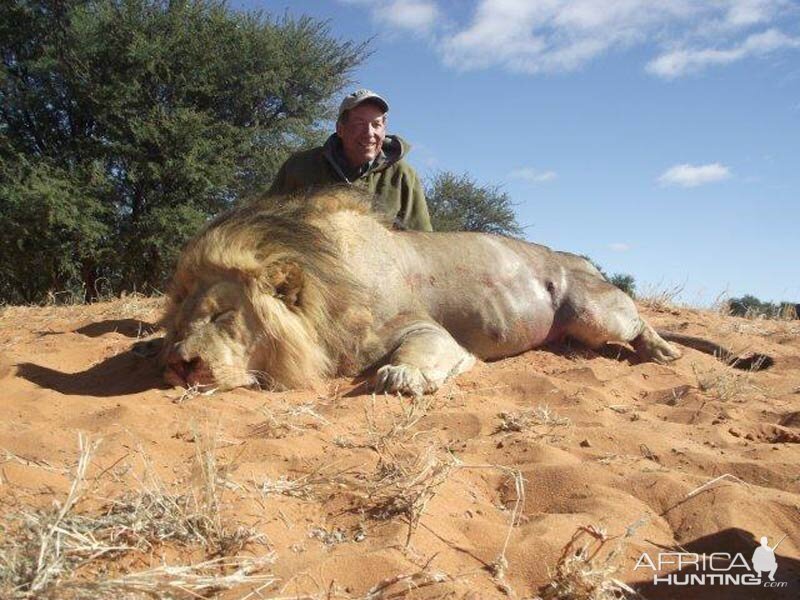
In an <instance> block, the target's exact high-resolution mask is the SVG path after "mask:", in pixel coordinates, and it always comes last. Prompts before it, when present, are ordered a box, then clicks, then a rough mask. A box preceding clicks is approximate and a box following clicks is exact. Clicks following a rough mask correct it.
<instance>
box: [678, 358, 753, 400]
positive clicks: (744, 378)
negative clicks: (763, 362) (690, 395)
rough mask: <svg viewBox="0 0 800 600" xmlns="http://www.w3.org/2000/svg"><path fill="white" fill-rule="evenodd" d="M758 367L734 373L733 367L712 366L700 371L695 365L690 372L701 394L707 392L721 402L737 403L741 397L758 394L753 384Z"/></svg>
mask: <svg viewBox="0 0 800 600" xmlns="http://www.w3.org/2000/svg"><path fill="white" fill-rule="evenodd" d="M760 367H761V366H760V365H758V364H755V363H754V364H753V365H751V368H750V370H749V371H744V372H741V371H736V370H735V369H734V368H733V366H722V367H720V366H717V365H715V366H713V367H711V368H708V369H701V368H700V367H698V366H697V365H696V364H694V363H693V364H692V371H693V372H694V376H695V379H696V380H697V388H698V389H699V390H700V391H701V392H707V393H709V394H711V395H712V396H714V398H716V399H717V400H721V401H722V402H728V401H739V400H741V399H742V397H743V396H745V395H747V394H752V393H754V392H760V391H761V388H759V387H758V386H757V385H756V384H754V383H753V372H754V371H758V370H759V369H760Z"/></svg>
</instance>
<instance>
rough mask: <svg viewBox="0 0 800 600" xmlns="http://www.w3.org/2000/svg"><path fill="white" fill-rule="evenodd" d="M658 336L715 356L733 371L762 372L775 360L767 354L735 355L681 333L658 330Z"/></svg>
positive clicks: (722, 347) (701, 339)
mask: <svg viewBox="0 0 800 600" xmlns="http://www.w3.org/2000/svg"><path fill="white" fill-rule="evenodd" d="M658 335H660V336H661V337H662V338H664V339H665V340H667V341H668V342H675V343H676V344H680V345H681V346H687V347H689V348H694V349H695V350H699V351H700V352H705V353H706V354H711V355H713V356H716V357H717V358H718V359H719V360H721V361H722V362H724V363H725V364H727V365H730V366H731V367H733V368H735V369H742V370H743V371H763V370H764V369H769V368H770V367H771V366H772V365H774V364H775V359H774V358H772V357H771V356H768V355H767V354H759V353H756V352H753V353H748V354H742V355H737V354H734V353H733V352H731V351H730V350H728V349H727V348H725V347H724V346H720V345H719V344H717V343H716V342H712V341H711V340H707V339H705V338H701V337H695V336H693V335H684V334H682V333H675V332H674V331H665V330H658Z"/></svg>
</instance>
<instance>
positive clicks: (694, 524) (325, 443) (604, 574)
mask: <svg viewBox="0 0 800 600" xmlns="http://www.w3.org/2000/svg"><path fill="white" fill-rule="evenodd" d="M161 304H162V301H161V300H159V299H143V298H138V297H130V298H123V299H121V300H116V301H113V302H105V303H97V304H92V305H78V306H61V307H5V308H2V309H0V310H1V311H2V312H0V402H2V405H1V406H2V413H0V414H2V418H0V523H2V525H0V569H2V568H6V569H8V561H9V558H8V557H9V556H11V554H12V552H13V548H12V547H16V548H17V549H19V548H20V547H21V546H20V545H19V544H18V543H17V542H15V541H14V540H15V539H16V538H15V536H20V535H23V533H24V531H23V532H22V533H21V529H20V527H22V530H24V529H25V528H28V530H29V531H30V530H31V526H30V521H27V523H28V525H24V523H26V521H24V518H23V517H21V515H23V516H24V515H25V514H27V515H40V517H39V518H40V519H44V521H42V522H47V521H46V518H45V517H41V515H46V514H50V515H51V518H52V514H54V512H56V513H57V512H58V510H59V509H60V508H63V507H64V506H65V502H66V498H67V495H68V493H69V491H70V486H71V485H72V484H73V482H74V481H75V480H76V474H75V471H76V468H77V466H78V465H77V463H78V459H79V448H78V443H79V442H78V439H79V434H83V440H84V442H83V443H84V444H99V445H98V446H97V447H96V449H95V451H94V453H93V455H92V457H91V461H90V463H89V464H88V466H87V467H86V472H85V475H84V477H83V487H82V489H81V493H80V497H79V498H78V499H77V502H76V503H75V504H74V506H70V507H69V509H70V514H74V515H103V514H109V511H110V510H111V509H110V508H109V507H110V506H113V505H114V501H116V500H117V499H120V498H125V497H130V496H131V495H134V496H135V495H136V494H140V495H141V494H144V493H145V492H147V491H148V490H149V491H152V490H153V489H154V488H155V487H157V486H161V487H160V489H161V492H162V493H163V494H166V495H167V497H171V498H177V497H179V496H181V495H183V496H184V497H191V498H193V501H194V505H192V506H194V507H195V508H197V507H198V506H199V507H201V508H202V507H205V508H204V509H203V510H205V511H206V512H207V513H209V514H213V515H216V517H214V518H218V522H216V524H215V527H216V529H215V531H217V532H218V533H219V532H220V531H224V532H227V533H226V535H228V538H226V539H233V540H234V541H233V542H231V543H230V544H229V545H225V544H221V543H218V538H214V534H213V533H209V534H207V535H206V539H205V541H203V540H202V539H201V540H200V541H197V539H195V540H194V541H191V540H189V541H181V540H180V539H178V538H169V537H168V536H167V537H165V539H163V540H162V541H161V542H153V541H152V539H153V537H154V536H152V535H151V536H150V538H149V539H150V540H151V541H150V542H148V544H147V545H145V546H142V545H141V544H139V546H138V547H137V549H136V550H135V551H127V550H122V551H119V552H116V553H115V552H106V553H104V554H102V555H101V556H98V557H95V558H93V559H92V560H85V559H86V557H85V556H84V557H83V558H82V559H81V563H80V564H78V565H76V566H75V568H74V569H73V570H72V571H67V570H65V571H64V572H63V573H62V574H61V575H60V576H58V577H52V578H50V579H49V583H48V584H47V585H45V586H44V587H42V588H41V589H42V590H45V591H48V590H49V592H48V593H51V594H55V596H56V597H65V598H66V597H71V596H70V595H69V594H77V593H78V591H80V589H82V588H80V586H74V587H72V588H71V587H70V586H69V585H68V584H70V582H72V583H73V584H74V583H75V582H83V584H87V585H90V584H92V582H95V583H97V582H102V581H103V580H104V579H113V578H115V577H117V578H118V577H121V576H124V575H125V574H126V573H127V574H130V573H136V572H140V571H145V570H147V569H152V568H157V567H159V566H161V565H164V564H170V565H188V564H191V563H193V562H195V563H196V562H199V561H203V560H209V559H214V558H215V557H217V558H218V557H219V556H220V555H222V554H231V555H233V554H236V555H239V556H249V557H257V558H258V557H261V558H264V557H266V558H268V559H269V564H266V563H265V564H262V565H261V566H260V567H259V568H260V569H261V570H260V571H258V573H261V574H262V575H264V576H265V578H264V579H262V580H261V581H260V583H259V582H255V581H253V582H250V583H244V584H242V585H240V586H233V587H232V588H231V589H228V590H221V591H213V590H211V591H209V590H206V591H204V592H202V593H203V594H205V595H206V596H212V597H213V596H214V595H215V594H218V595H219V596H220V597H223V598H244V597H248V594H249V593H251V592H252V591H253V590H254V589H256V588H257V587H259V586H260V587H261V589H260V591H259V592H258V594H255V595H252V596H250V597H254V598H258V597H261V598H273V597H276V598H306V597H308V598H384V597H385V598H389V597H401V596H406V595H408V596H409V597H417V598H440V597H441V598H444V597H447V598H449V597H452V598H471V599H476V598H504V597H508V598H534V597H536V596H541V597H564V598H567V597H572V598H582V597H596V598H605V597H612V596H603V595H601V592H599V591H595V592H594V593H595V596H586V595H583V596H582V595H580V593H579V592H571V595H570V593H568V595H561V596H558V595H557V593H560V592H559V590H560V589H563V588H558V587H551V588H548V587H547V586H548V584H550V583H551V582H554V583H555V585H566V584H567V583H568V582H566V581H565V578H567V577H568V574H567V573H566V571H565V569H568V568H570V565H572V567H576V568H586V569H588V570H589V571H593V574H592V575H591V576H590V577H589V578H590V579H591V577H596V578H597V580H598V581H600V582H605V583H602V584H601V585H607V586H609V587H608V589H609V590H613V589H620V587H622V586H623V585H624V586H628V587H630V588H631V589H635V590H636V591H638V593H640V594H641V595H642V596H643V597H645V598H650V599H665V600H666V599H681V600H682V599H694V598H697V599H701V600H703V599H712V598H719V599H723V598H724V599H745V598H748V599H749V598H759V599H760V598H787V599H788V598H792V599H796V598H798V597H800V321H776V320H752V319H744V318H736V317H729V316H723V315H721V314H718V313H716V312H713V311H707V310H698V309H692V308H674V307H669V306H665V305H659V304H651V305H642V306H641V309H642V312H643V314H644V315H645V316H646V317H647V318H648V319H649V320H650V321H651V322H652V323H653V324H654V325H655V326H656V327H659V328H665V329H671V330H675V331H680V332H682V333H687V334H691V335H700V336H704V337H708V338H711V339H714V340H716V341H718V342H720V343H722V344H723V345H725V346H726V347H729V348H731V349H733V350H735V351H736V352H747V351H757V352H763V353H766V354H769V355H771V356H773V357H774V359H775V364H774V366H773V367H771V368H770V369H767V370H764V371H759V372H749V371H745V372H742V371H736V370H733V369H731V368H730V367H727V366H725V365H723V364H722V363H721V362H719V361H718V360H716V359H715V358H714V357H711V356H707V355H704V354H700V353H699V352H696V351H694V350H690V349H685V350H684V356H683V357H682V358H681V359H679V360H678V361H676V362H675V363H673V364H670V365H668V366H664V365H658V364H639V363H638V361H637V360H636V359H635V357H634V356H633V355H632V354H631V352H630V351H629V350H627V349H626V348H623V347H613V348H609V349H608V350H607V351H604V352H602V353H596V352H592V351H589V350H586V349H582V348H580V347H570V346H567V345H561V346H555V347H549V348H543V349H539V350H535V351H530V352H527V353H525V354H522V355H520V356H516V357H513V358H508V359H505V360H501V361H498V362H495V363H491V364H478V365H477V366H476V367H475V368H474V369H473V370H472V371H470V372H469V373H466V374H464V375H462V376H459V377H458V378H457V379H456V380H455V381H453V382H452V383H449V384H447V385H446V386H445V388H444V389H442V390H440V391H439V392H437V393H436V394H435V395H433V396H431V397H426V398H422V399H409V398H397V397H389V396H379V397H375V396H372V395H371V394H369V393H368V390H367V388H366V387H365V386H364V384H363V383H362V382H358V381H352V380H349V379H337V380H332V381H330V382H329V385H328V389H327V391H326V392H325V393H317V392H313V391H309V390H296V391H288V392H270V391H262V390H249V389H239V390H234V391H231V392H226V393H208V394H207V393H197V392H196V391H195V392H192V391H189V392H186V391H183V390H180V389H172V388H168V387H166V386H165V385H164V384H163V383H162V381H161V378H160V374H159V371H158V367H157V365H156V364H155V362H154V360H152V359H147V358H142V357H140V356H137V355H135V354H134V353H132V352H130V348H131V345H132V343H133V342H135V341H136V340H137V339H147V338H148V336H151V337H153V336H155V337H157V336H158V331H157V330H156V328H155V323H156V322H157V320H158V317H159V313H160V310H161ZM198 457H199V458H198ZM204 470H205V471H204ZM209 473H211V474H210V475H209ZM204 477H205V479H203V478H204ZM209 477H210V479H209ZM209 481H210V482H211V483H209ZM154 482H160V483H158V484H156V483H154ZM203 482H205V483H203ZM210 488H213V490H212V495H213V497H212V498H210V499H209V498H207V497H203V493H204V491H203V490H205V491H206V492H208V490H209V489H210ZM197 510H200V508H198V509H197ZM37 511H38V512H37ZM48 511H49V513H48ZM209 511H210V512H209ZM65 518H66V517H65ZM21 519H22V520H21ZM512 521H513V526H512ZM51 522H52V521H51ZM21 523H23V525H20V524H21ZM237 527H242V528H244V529H242V531H246V532H248V533H246V534H242V535H240V536H239V537H238V538H237V536H236V534H235V530H236V528H237ZM212 529H213V528H212ZM232 532H234V533H232ZM97 535H100V534H97ZM137 535H138V534H137ZM142 535H143V534H142ZM165 535H166V534H165ZM53 536H55V533H53ZM761 536H767V537H768V539H769V544H774V543H776V542H778V540H780V539H781V538H782V537H783V536H786V537H785V538H784V539H783V541H782V542H781V543H780V546H779V547H778V548H777V549H776V550H775V556H776V559H777V572H776V574H775V580H776V581H778V582H783V585H784V587H781V588H764V587H763V586H756V587H753V586H745V585H704V586H700V585H693V586H690V587H681V586H675V585H666V584H659V585H654V584H653V572H652V571H651V570H649V569H647V568H644V567H641V566H640V568H637V569H635V568H634V567H635V566H636V565H637V561H639V560H640V558H641V556H642V554H643V553H647V555H648V556H650V557H653V558H655V557H657V555H658V553H659V552H662V553H666V552H686V553H695V554H698V555H702V554H703V553H706V555H708V554H710V553H713V552H725V553H729V554H732V555H733V554H735V553H741V554H742V555H743V556H745V557H746V558H747V559H748V560H749V559H750V558H751V557H752V555H753V551H754V550H755V548H756V547H757V546H758V544H759V539H760V537H761ZM155 537H157V536H155ZM222 537H224V536H222ZM136 539H138V538H136ZM215 539H216V540H217V542H215V541H214V540H215ZM132 540H133V541H132ZM209 540H210V541H209ZM237 540H238V541H237ZM134 541H135V540H134V535H133V534H130V533H129V534H127V536H122V537H120V538H119V539H118V540H117V543H118V544H119V545H120V546H125V544H129V545H131V544H134ZM14 544H16V546H14ZM134 545H135V544H134ZM34 547H35V546H34ZM582 547H585V548H586V549H587V552H588V553H589V556H588V557H586V558H587V560H586V561H583V562H581V561H580V560H578V561H577V562H576V561H574V560H573V558H574V553H575V552H576V551H578V550H580V549H581V548H582ZM10 548H12V549H10ZM65 551H66V550H65ZM595 551H597V552H596V553H595ZM3 553H4V554H3ZM3 557H5V561H6V564H5V567H3V562H2V559H3ZM21 560H23V559H22V558H20V556H19V555H17V561H18V562H19V561H21ZM34 560H35V558H34ZM587 561H589V562H587ZM567 563H569V564H567ZM670 570H674V568H673V569H665V570H663V571H662V572H661V575H664V574H666V573H668V572H670ZM220 572H222V571H220ZM683 572H689V573H695V572H696V571H695V570H693V569H692V568H691V567H687V568H684V570H683ZM267 576H268V577H271V578H273V579H274V581H273V582H272V583H268V580H267V578H266V577H267ZM559 581H561V583H560V584H559ZM615 581H616V582H618V583H614V582H615ZM18 583H19V582H18ZM8 585H9V584H8V582H6V586H7V587H6V588H5V590H3V592H0V595H2V594H3V593H5V594H11V593H12V592H11V591H9V590H10V588H9V587H8ZM54 585H56V587H53V586H54ZM48 586H49V587H48ZM59 586H60V587H59ZM104 589H105V588H102V586H100V587H97V588H96V591H95V592H91V593H88V592H87V594H88V595H86V596H85V597H98V598H100V597H103V594H107V595H110V596H113V597H115V598H122V597H123V596H124V595H123V594H121V593H119V592H114V593H112V592H109V591H103V590H104ZM131 589H134V588H133V587H132V588H131ZM54 590H55V591H54ZM76 590H78V591H76ZM134 591H135V590H134ZM15 593H17V594H19V595H21V597H26V596H25V594H26V593H27V597H36V594H35V593H33V592H30V591H28V592H26V591H25V587H24V585H23V586H22V587H21V588H19V589H18V590H17V592H15ZM131 593H133V592H131ZM180 593H181V592H179V591H175V594H176V595H178V597H180ZM565 593H566V592H565ZM607 593H612V592H611V591H609V592H607ZM628 593H629V594H630V592H628ZM42 594H44V592H42ZM548 594H549V595H548ZM4 597H6V596H4ZM9 597H13V595H11V596H9ZM131 597H135V595H133V596H131ZM152 597H166V592H164V591H159V592H157V593H155V594H154V596H152ZM186 597H191V596H188V595H187V596H186ZM631 597H633V596H631Z"/></svg>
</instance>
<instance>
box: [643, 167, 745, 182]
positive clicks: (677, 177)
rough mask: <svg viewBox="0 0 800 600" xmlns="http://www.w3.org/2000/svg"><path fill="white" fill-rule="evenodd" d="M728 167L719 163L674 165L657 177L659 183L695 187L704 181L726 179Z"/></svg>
mask: <svg viewBox="0 0 800 600" xmlns="http://www.w3.org/2000/svg"><path fill="white" fill-rule="evenodd" d="M730 176H731V172H730V169H728V167H726V166H725V165H721V164H719V163H712V164H708V165H697V166H695V165H690V164H682V165H675V166H674V167H671V168H669V169H667V170H666V171H664V173H662V174H661V176H660V177H659V178H658V182H659V183H660V184H661V185H678V186H681V187H697V186H698V185H703V184H706V183H714V182H716V181H722V180H723V179H728V178H729V177H730Z"/></svg>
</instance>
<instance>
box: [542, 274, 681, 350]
mask: <svg viewBox="0 0 800 600" xmlns="http://www.w3.org/2000/svg"><path fill="white" fill-rule="evenodd" d="M573 276H574V277H575V280H574V281H573V288H572V289H571V290H570V293H569V297H568V298H567V299H566V301H565V302H564V304H563V306H562V308H561V310H560V311H559V312H560V314H559V315H557V317H556V318H557V319H558V320H560V321H561V322H562V323H561V325H562V327H563V330H564V332H565V333H566V334H567V335H569V336H570V337H572V338H575V339H577V340H578V341H579V342H581V343H583V344H586V345H587V346H589V347H590V348H594V349H597V348H599V347H600V346H602V345H603V344H605V343H606V342H624V343H627V344H631V346H633V349H634V350H635V351H636V354H637V355H638V356H639V358H641V359H642V360H643V361H654V362H658V363H667V362H670V361H673V360H675V359H677V358H680V356H681V352H680V350H678V349H677V348H676V347H675V346H673V345H672V344H670V343H668V342H667V341H666V340H664V339H663V338H662V337H661V336H660V335H658V333H656V331H655V329H653V328H652V327H651V326H650V325H649V324H648V323H647V322H646V321H645V320H644V319H642V318H641V317H640V316H639V311H638V310H637V309H636V305H635V304H634V303H633V300H631V298H630V296H628V295H627V294H626V293H625V292H623V291H622V290H620V289H619V288H617V287H616V286H614V285H611V284H610V283H608V282H606V281H604V280H601V279H599V278H594V277H592V278H589V277H583V276H580V275H577V274H575V273H573Z"/></svg>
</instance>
